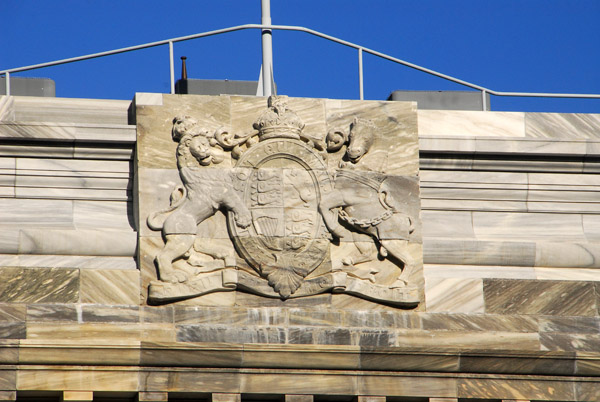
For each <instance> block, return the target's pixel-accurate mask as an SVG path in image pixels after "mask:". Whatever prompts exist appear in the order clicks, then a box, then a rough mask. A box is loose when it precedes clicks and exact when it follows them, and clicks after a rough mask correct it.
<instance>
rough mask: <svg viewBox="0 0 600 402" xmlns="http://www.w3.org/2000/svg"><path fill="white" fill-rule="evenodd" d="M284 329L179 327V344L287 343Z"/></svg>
mask: <svg viewBox="0 0 600 402" xmlns="http://www.w3.org/2000/svg"><path fill="white" fill-rule="evenodd" d="M285 338H286V337H285V330H284V329H283V328H245V327H237V328H236V327H215V326H197V325H179V326H177V340H178V341H179V342H225V343H285Z"/></svg>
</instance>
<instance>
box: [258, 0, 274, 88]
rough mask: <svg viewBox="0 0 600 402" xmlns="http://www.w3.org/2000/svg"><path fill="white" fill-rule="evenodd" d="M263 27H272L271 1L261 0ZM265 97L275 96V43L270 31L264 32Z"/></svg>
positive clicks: (263, 66) (263, 71)
mask: <svg viewBox="0 0 600 402" xmlns="http://www.w3.org/2000/svg"><path fill="white" fill-rule="evenodd" d="M260 3H261V9H262V20H261V23H262V25H271V1H270V0H261V2H260ZM262 64H263V65H262V74H263V80H262V84H263V96H271V95H272V94H273V85H272V83H273V41H272V31H271V30H270V29H263V30H262Z"/></svg>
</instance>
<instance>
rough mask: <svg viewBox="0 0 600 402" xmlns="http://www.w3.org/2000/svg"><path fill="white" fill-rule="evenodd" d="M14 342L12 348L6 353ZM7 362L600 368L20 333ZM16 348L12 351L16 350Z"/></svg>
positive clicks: (561, 371)
mask: <svg viewBox="0 0 600 402" xmlns="http://www.w3.org/2000/svg"><path fill="white" fill-rule="evenodd" d="M11 350H17V351H18V352H19V353H18V355H17V354H15V353H9V352H10V351H11ZM2 354H3V355H6V356H8V355H11V356H13V357H12V358H11V359H8V360H6V363H8V364H19V365H20V367H21V368H22V369H25V368H26V367H27V366H32V369H34V368H35V366H37V365H44V364H49V363H52V364H61V365H69V364H73V365H90V366H115V369H117V370H121V369H119V368H118V367H121V366H122V367H123V368H125V367H127V368H129V369H135V368H136V366H137V369H139V370H142V369H143V367H172V368H174V367H187V368H215V367H221V368H230V369H238V370H243V369H278V370H281V369H283V370H298V369H300V370H318V371H328V370H353V371H354V370H367V371H373V372H381V371H385V372H407V371H410V372H440V373H442V372H443V373H457V375H459V376H464V375H467V374H465V373H469V374H502V375H529V376H531V375H549V376H554V375H561V376H576V375H585V376H600V353H594V352H586V353H576V352H562V351H515V350H497V351H490V350H476V349H471V350H468V349H464V348H463V349H456V348H452V349H450V348H443V347H437V348H426V349H423V348H420V349H419V348H410V349H409V348H398V347H394V348H390V347H388V348H374V347H358V346H319V345H258V344H223V343H221V344H216V343H212V344H206V343H203V344H190V343H185V344H182V343H179V342H162V343H150V342H138V341H123V342H118V341H117V342H115V343H111V344H108V343H106V344H97V343H94V344H89V343H88V342H78V341H76V340H68V341H67V340H64V341H58V342H57V341H52V342H48V341H36V340H21V341H19V342H18V343H17V342H16V341H12V342H6V343H3V344H2ZM17 356H18V357H17Z"/></svg>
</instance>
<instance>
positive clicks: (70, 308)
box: [27, 304, 78, 323]
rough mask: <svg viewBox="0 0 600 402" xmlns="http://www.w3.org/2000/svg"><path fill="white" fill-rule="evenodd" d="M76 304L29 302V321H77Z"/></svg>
mask: <svg viewBox="0 0 600 402" xmlns="http://www.w3.org/2000/svg"><path fill="white" fill-rule="evenodd" d="M77 320H78V311H77V308H76V306H74V305H68V304H29V305H27V321H28V322H48V323H51V322H77Z"/></svg>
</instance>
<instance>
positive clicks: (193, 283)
mask: <svg viewBox="0 0 600 402" xmlns="http://www.w3.org/2000/svg"><path fill="white" fill-rule="evenodd" d="M233 290H243V291H246V292H249V293H254V294H257V295H260V296H264V297H270V298H281V295H280V294H279V293H277V292H275V291H274V290H273V288H272V287H271V286H269V283H268V282H267V281H266V280H264V279H262V278H261V277H259V276H255V275H252V274H250V273H248V272H246V271H243V270H239V269H235V268H225V269H223V270H219V271H215V272H211V273H207V274H204V275H202V276H200V277H197V278H196V279H192V280H189V281H187V282H185V283H166V282H162V281H153V282H151V284H150V287H149V296H148V298H149V301H151V302H152V303H155V304H160V303H166V302H170V301H173V300H176V299H177V300H181V299H189V298H193V297H198V296H202V295H206V294H209V293H215V292H230V291H233ZM329 291H331V292H333V293H338V294H349V295H352V296H356V297H360V298H362V299H366V300H371V301H374V302H378V303H385V304H389V305H393V306H398V307H414V306H416V305H417V304H418V303H419V298H418V292H417V289H416V288H412V287H404V288H389V287H386V286H381V285H376V284H373V283H371V282H369V281H366V280H363V279H358V278H355V277H352V276H349V275H348V274H347V273H346V272H341V271H340V272H332V273H328V274H325V275H321V276H319V277H316V278H311V279H305V280H304V282H303V283H302V285H301V286H300V287H299V288H298V290H296V292H294V293H293V294H292V295H290V296H289V297H288V298H289V299H292V298H298V297H304V296H312V295H317V294H320V293H325V292H329ZM173 295H177V297H176V298H174V297H173Z"/></svg>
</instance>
